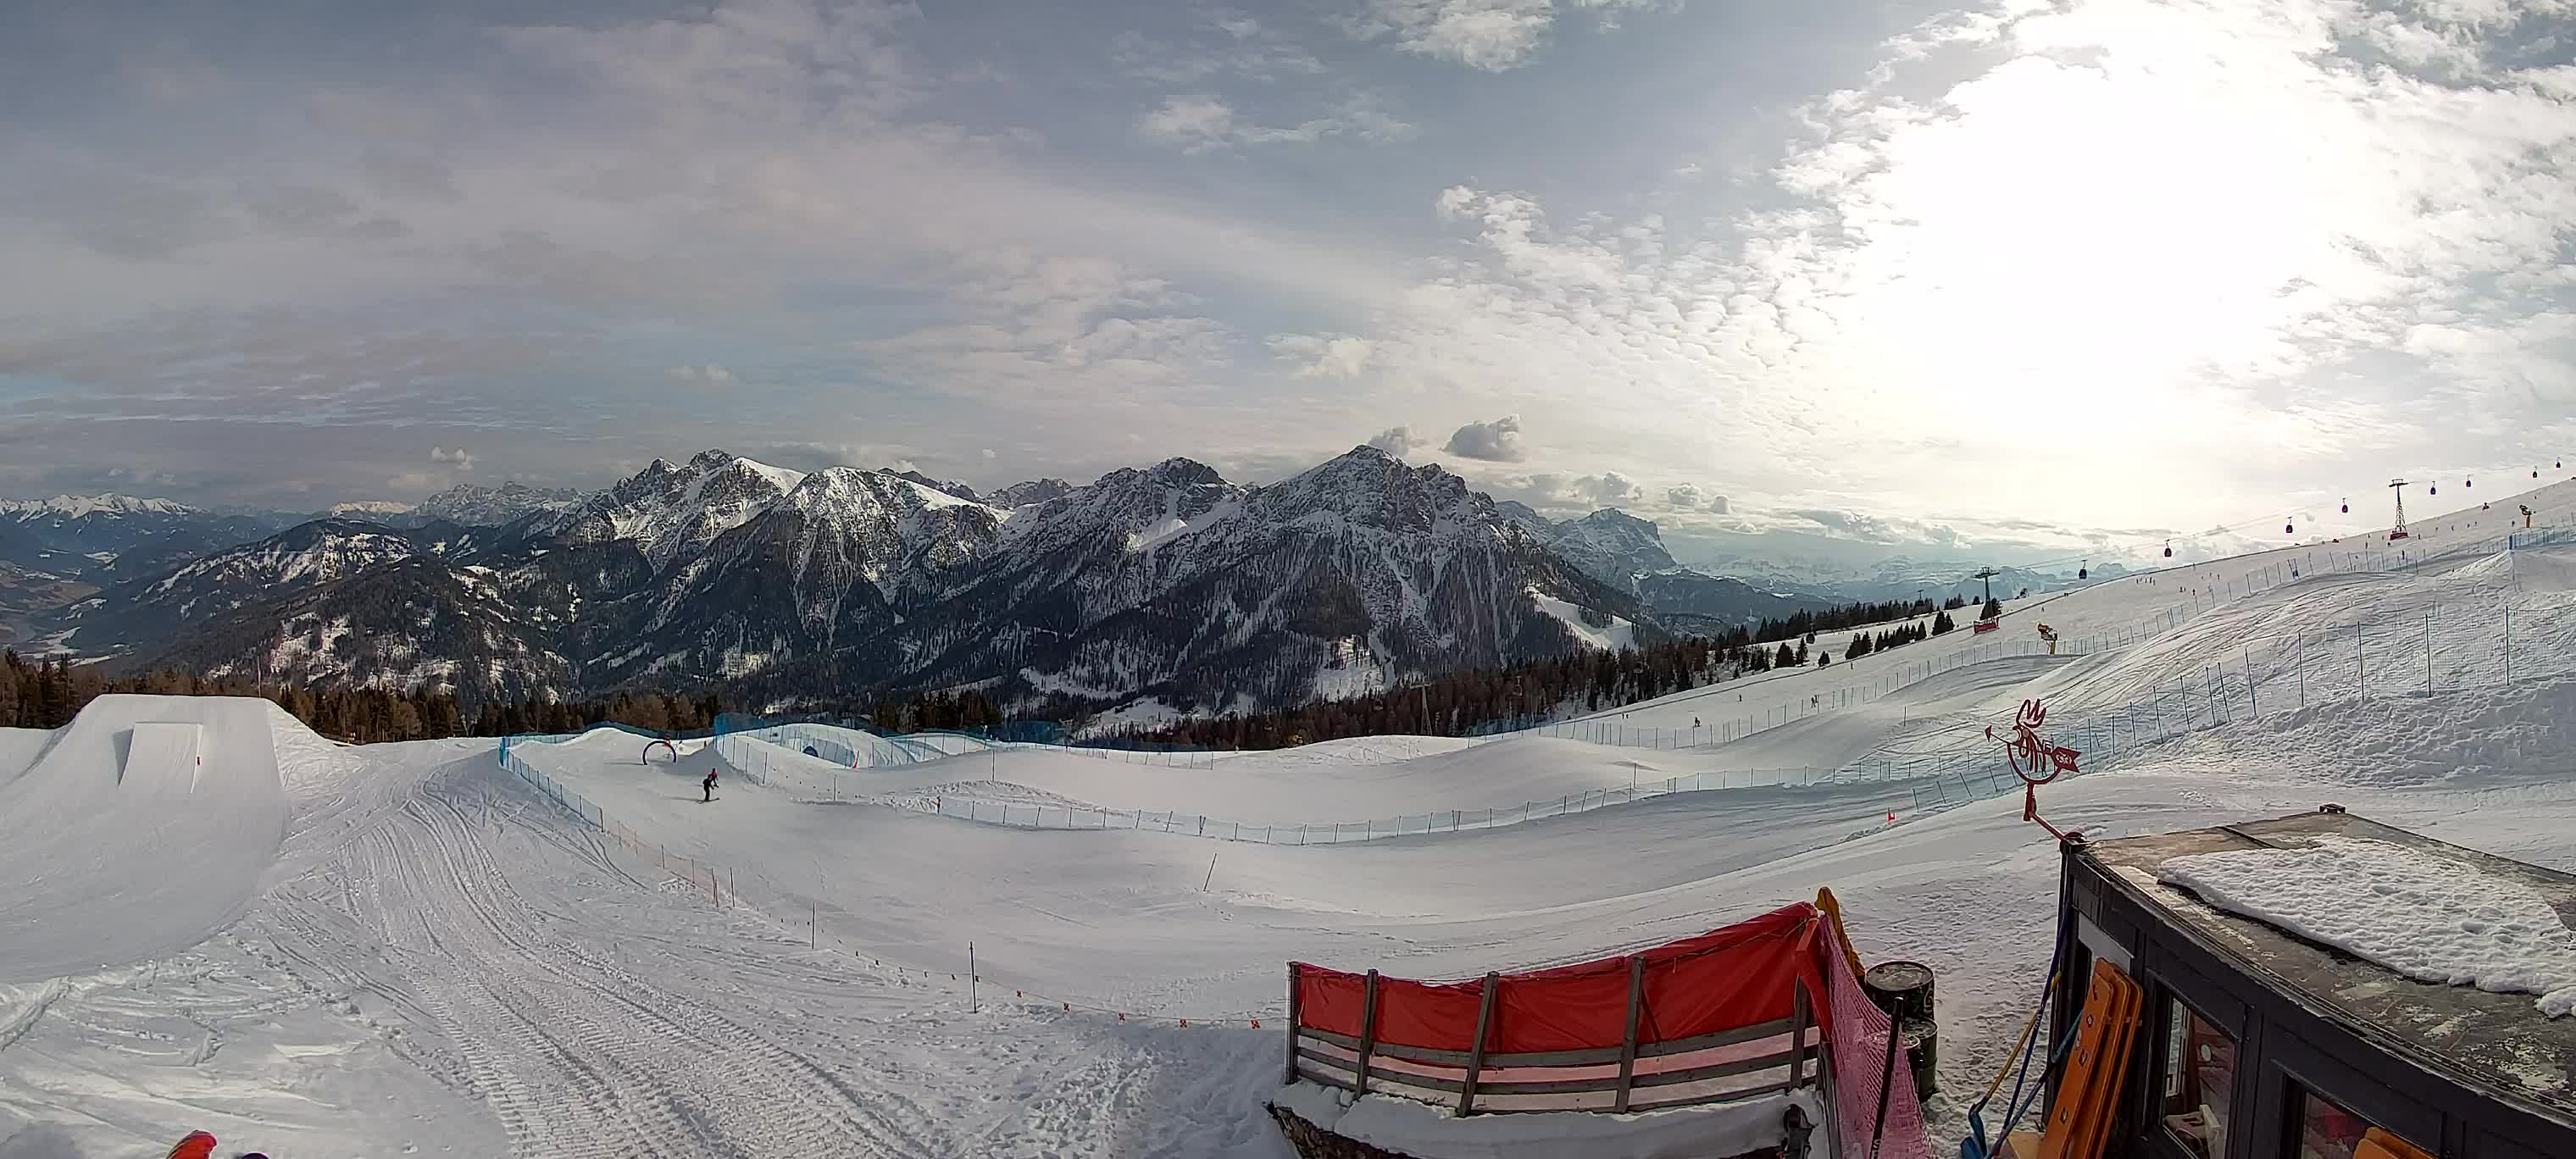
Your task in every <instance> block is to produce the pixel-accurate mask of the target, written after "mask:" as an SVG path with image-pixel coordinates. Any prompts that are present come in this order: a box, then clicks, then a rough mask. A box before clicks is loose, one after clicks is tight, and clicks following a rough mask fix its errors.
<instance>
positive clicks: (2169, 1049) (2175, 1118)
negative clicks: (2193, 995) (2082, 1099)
mask: <svg viewBox="0 0 2576 1159" xmlns="http://www.w3.org/2000/svg"><path fill="white" fill-rule="evenodd" d="M2164 1063H2165V1066H2164V1078H2163V1085H2162V1086H2161V1087H2160V1088H2159V1092H2158V1093H2159V1096H2160V1097H2161V1099H2162V1100H2163V1103H2162V1106H2161V1108H2160V1110H2161V1113H2162V1114H2163V1115H2164V1120H2165V1130H2166V1131H2168V1132H2170V1133H2171V1134H2172V1135H2173V1137H2174V1139H2175V1141H2177V1142H2179V1143H2181V1144H2182V1146H2183V1149H2184V1150H2185V1151H2186V1152H2188V1153H2190V1154H2191V1155H2193V1156H2195V1157H2196V1159H2219V1157H2220V1156H2222V1155H2225V1154H2226V1153H2227V1101H2228V1096H2229V1095H2230V1094H2232V1093H2234V1092H2235V1090H2236V1040H2235V1039H2232V1038H2229V1037H2228V1036H2227V1033H2226V1032H2225V1031H2222V1030H2220V1029H2218V1028H2217V1027H2215V1026H2212V1025H2210V1024H2209V1023H2208V1022H2207V1021H2206V1020H2204V1019H2202V1018H2201V1016H2200V1015H2199V1014H2197V1013H2194V1012H2193V1011H2192V1009H2191V1007H2189V1006H2185V1005H2183V1004H2182V1003H2181V1002H2180V1001H2179V1000H2177V999H2174V998H2170V997H2168V998H2166V999H2165V1058H2164ZM2345 1159H2353V1157H2352V1156H2351V1155H2350V1154H2349V1153H2347V1154H2346V1156H2345Z"/></svg>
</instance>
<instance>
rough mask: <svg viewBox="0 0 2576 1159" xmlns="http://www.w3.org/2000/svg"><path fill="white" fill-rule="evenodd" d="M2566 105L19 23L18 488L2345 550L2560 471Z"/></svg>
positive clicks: (2408, 60) (1631, 63) (1410, 47)
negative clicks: (1222, 481) (736, 488)
mask: <svg viewBox="0 0 2576 1159" xmlns="http://www.w3.org/2000/svg"><path fill="white" fill-rule="evenodd" d="M2571 61H2576V0H2530V2H2527V3H2520V4H2515V3H2508V2H2507V0H2409V2H2402V3H2395V4H2388V5H2366V4H2363V3H2359V2H2357V0H2269V2H2257V0H2162V2H2156V0H2058V2H2056V3H2054V4H2052V3H2047V2H2044V0H1998V2H1994V3H1986V4H1965V5H1963V4H1956V3H1931V2H1919V0H1873V2H1870V3H1856V4H1824V5H1811V4H1783V3H1776V2H1773V0H1272V2H1269V3H1243V4H1239V5H1234V6H1227V5H1220V4H1212V3H1196V2H1191V0H1093V2H1089V3H1084V4H1063V3H1057V2H1038V0H1028V2H1021V3H1010V2H1002V0H941V2H938V3H929V4H918V5H915V4H900V3H889V2H882V0H852V2H819V0H717V2H715V3H707V2H704V0H701V2H699V3H693V4H685V5H683V4H670V3H655V2H649V0H574V2H571V3H551V4H546V5H525V4H516V3H503V2H500V0H442V2H440V3H436V4H429V3H387V4H368V5H345V4H328V3H321V2H319V0H223V2H220V3H181V2H178V0H168V2H165V3H135V2H129V0H95V2H86V3H72V2H68V0H26V2H20V3H14V4H8V5H0V107H5V108H8V109H10V110H11V112H10V114H9V115H8V116H7V117H6V118H0V269H6V270H8V271H10V273H9V274H8V276H6V277H5V278H0V494H8V495H43V494H52V493H55V492H76V493H86V492H91V491H99V490H115V491H122V492H127V493H139V494H157V495H167V496H170V497H174V498H179V499H182V500H187V501H194V502H204V503H245V504H258V505H267V506H276V507H285V508H293V509H306V508H310V507H316V506H320V505H323V504H326V503H329V502H339V501H349V500H393V501H415V500H418V499H420V498H422V497H424V496H426V495H428V494H430V493H432V492H434V491H437V490H441V489H444V488H446V487H449V486H453V485H455V484H458V483H484V484H491V483H497V482H500V481H502V480H506V479H518V480H523V481H527V482H531V483H537V484H542V485H548V486H598V485H602V484H605V483H607V482H610V481H612V480H614V479H615V478H617V477H619V476H621V475H623V474H626V473H630V472H632V471H634V470H636V469H638V468H640V467H641V466H643V465H644V464H645V463H647V462H649V461H650V460H652V459H653V458H655V457H657V456H660V457H667V458H672V459H675V460H676V459H681V458H685V457H687V456H688V455H690V454H693V453H695V452H696V451H698V450H701V449H704V448H707V447H723V448H725V449H727V450H731V451H733V452H736V453H739V454H743V455H748V456H751V457H753V458H757V459H762V460H764V461H768V462H774V463H778V464H780V465H783V466H790V467H797V468H804V469H813V468H818V467H822V466H827V465H832V464H840V463H846V464H852V465H858V466H868V467H876V466H893V467H911V468H916V469H919V470H922V471H925V472H927V473H930V474H932V475H935V476H938V477H942V478H951V479H958V480H962V481H965V482H968V483H971V484H974V485H976V486H979V487H988V488H989V487H994V486H999V485H1002V484H1006V483H1010V482H1014V481H1017V480H1021V479H1026V478H1033V477H1039V476H1061V477H1065V478H1069V479H1072V480H1074V481H1076V482H1081V481H1087V480H1088V479H1090V478H1092V477H1095V476H1097V475H1098V474H1100V473H1102V472H1104V471H1107V470H1111V469H1115V468H1118V467H1122V466H1137V465H1144V464H1148V463H1152V462H1155V461H1158V460H1160V459H1163V458H1166V457H1170V456H1176V455H1178V456H1187V457H1190V458H1195V459H1198V460H1200V461H1203V462H1206V463H1209V464H1211V465H1213V466H1215V467H1217V468H1218V469H1219V470H1220V471H1223V472H1224V473H1225V474H1226V475H1227V476H1228V477H1229V478H1232V479H1235V480H1237V481H1241V482H1251V483H1259V482H1266V481H1270V480H1274V479H1278V478H1282V477H1285V476H1287V475H1289V474H1293V473H1295V472H1296V471H1299V470H1302V469H1304V468H1306V467H1309V466H1312V465H1313V464H1315V463H1317V462H1320V461H1321V460H1323V459H1325V458H1327V457H1330V456H1332V455H1335V454H1339V453H1341V452H1343V451H1346V450H1348V449H1350V448H1351V447H1353V446H1355V445H1359V444H1362V443H1373V444H1375V445H1378V446H1380V447H1383V448H1385V449H1387V450H1389V451H1392V452H1395V453H1397V454H1399V455H1402V456H1404V457H1406V458H1407V459H1408V460H1410V461H1412V462H1416V463H1437V464H1439V465H1441V466H1443V467H1445V468H1447V469H1449V470H1452V471H1455V472H1457V473H1458V474H1460V475H1462V476H1465V477H1466V478H1467V479H1468V480H1469V481H1470V482H1471V483H1472V484H1473V485H1474V486H1476V487H1478V488H1480V489H1483V490H1486V491H1489V492H1491V493H1492V494H1493V495H1494V496H1495V497H1496V498H1498V499H1512V500H1518V501H1521V502H1525V503H1529V504H1531V505H1532V506H1534V507H1537V508H1539V509H1540V510H1542V511H1545V512H1548V513H1550V514H1552V515H1558V516H1570V515H1579V514H1581V513H1583V512H1586V511H1589V510H1591V509H1593V508H1595V507H1600V506H1617V507H1620V508H1623V509H1625V510H1628V511H1630V512H1632V513H1635V514H1638V515H1640V516H1644V517H1647V518H1651V519H1654V520H1656V521H1657V522H1658V523H1659V524H1660V525H1661V526H1662V527H1663V528H1664V530H1665V533H1666V535H1667V538H1668V539H1670V540H1672V541H1673V542H1675V543H1676V544H1677V545H1683V546H1684V547H1685V550H1683V551H1682V554H1685V555H1686V556H1687V555H1689V554H1691V553H1692V552H1697V553H1699V554H1702V555H1707V554H1712V553H1721V552H1722V551H1723V550H1725V549H1727V547H1728V545H1735V546H1738V547H1740V546H1742V545H1745V544H1759V543H1785V542H1806V541H1810V540H1817V541H1834V542H1849V543H1854V544H1857V545H1860V546H1861V547H1863V548H1866V549H1868V550H1877V549H1880V548H1884V549H1886V551H1888V552H1890V553H1905V552H1918V553H1940V552H1950V553H1964V554H1970V555H1974V554H1978V553H1996V552H2007V553H2018V554H2020V555H2022V556H2025V557H2027V556H2030V555H2033V554H2048V553H2057V554H2073V553H2076V552H2085V553H2088V554H2098V555H2100V556H2103V557H2111V558H2126V557H2140V556H2145V555H2151V554H2153V551H2154V549H2155V548H2156V547H2158V546H2160V544H2161V541H2162V540H2163V539H2165V538H2167V537H2180V539H2181V541H2182V542H2183V543H2185V544H2197V545H2201V546H2204V547H2205V546H2208V545H2210V544H2217V543H2228V544H2234V543H2239V542H2241V543H2244V544H2247V545H2251V544H2258V543H2266V542H2269V543H2279V542H2283V541H2285V539H2288V538H2305V537H2307V536H2309V535H2313V534H2326V533H2339V532H2342V531H2349V530H2358V529H2359V528H2361V527H2362V526H2364V525H2365V524H2366V523H2368V522H2370V521H2374V520H2378V519H2380V518H2382V517H2383V515H2384V511H2385V506H2386V501H2387V494H2386V488H2385V484H2386V482H2387V481H2388V479H2389V478H2391V477H2392V476H2400V475H2403V476H2407V477H2411V478H2420V479H2425V480H2442V481H2448V480H2453V479H2458V480H2463V481H2465V480H2468V479H2471V478H2478V477H2480V476H2483V477H2484V478H2485V479H2487V480H2490V481H2489V482H2488V483H2487V484H2486V486H2487V487H2488V488H2490V489H2491V490H2490V493H2495V494H2502V493H2505V491H2506V487H2507V485H2508V484H2510V483H2511V482H2513V481H2515V480H2516V479H2519V480H2520V481H2521V482H2523V483H2526V484H2528V483H2529V482H2530V478H2529V474H2528V473H2529V472H2530V471H2532V470H2535V469H2537V470H2539V471H2540V472H2541V473H2542V476H2543V478H2551V477H2556V478H2564V477H2566V473H2565V471H2564V470H2561V469H2559V468H2556V467H2554V466H2553V464H2555V463H2557V462H2559V461H2561V459H2562V458H2563V456H2565V455H2566V454H2568V453H2570V452H2576V63H2571ZM2447 491H2448V489H2447V488H2446V492H2447ZM2464 493H2465V492H2450V493H2447V494H2445V495H2444V496H2443V498H2444V499H2448V498H2449V497H2450V494H2464ZM2346 501H2351V502H2353V504H2354V506H2355V508H2356V513H2355V514H2354V515H2353V516H2349V517H2347V516H2344V515H2343V514H2342V513H2341V512H2340V511H2339V510H2337V508H2338V507H2339V506H2340V505H2341V504H2342V503H2344V502H2346ZM2444 506H2447V505H2444ZM2275 523H2284V524H2291V525H2295V526H2296V527H2297V530H2296V532H2295V533H2292V534H2290V535H2288V536H2283V535H2277V534H2275V532H2278V531H2279V530H2280V529H2279V528H2277V527H2274V526H2272V525H2273V524H2275ZM2222 528H2225V529H2229V530H2225V531H2223V532H2222V531H2221V530H2220V529H2222Z"/></svg>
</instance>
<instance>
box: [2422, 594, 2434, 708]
mask: <svg viewBox="0 0 2576 1159" xmlns="http://www.w3.org/2000/svg"><path fill="white" fill-rule="evenodd" d="M2424 695H2426V696H2431V695H2433V613H2431V612H2426V613H2424Z"/></svg>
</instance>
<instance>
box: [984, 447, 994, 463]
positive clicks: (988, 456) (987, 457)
mask: <svg viewBox="0 0 2576 1159" xmlns="http://www.w3.org/2000/svg"><path fill="white" fill-rule="evenodd" d="M983 455H984V461H985V462H987V463H989V462H992V461H993V458H994V455H993V448H991V447H986V448H984V451H983Z"/></svg>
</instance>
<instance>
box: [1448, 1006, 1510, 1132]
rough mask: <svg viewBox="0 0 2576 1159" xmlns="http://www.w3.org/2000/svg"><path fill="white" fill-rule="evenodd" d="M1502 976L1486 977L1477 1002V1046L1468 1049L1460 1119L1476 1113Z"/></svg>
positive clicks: (1460, 1088)
mask: <svg viewBox="0 0 2576 1159" xmlns="http://www.w3.org/2000/svg"><path fill="white" fill-rule="evenodd" d="M1501 982H1502V977H1501V975H1498V974H1487V975H1485V996H1484V997H1483V998H1481V999H1479V1000H1477V1002H1476V1044H1475V1045H1474V1046H1471V1047H1469V1048H1467V1081H1466V1082H1464V1083H1461V1084H1459V1087H1458V1117H1459V1118H1462V1119H1463V1118H1466V1117H1467V1116H1469V1115H1472V1114H1475V1113H1476V1077H1477V1076H1478V1075H1480V1074H1482V1073H1484V1070H1485V1041H1486V1040H1487V1039H1488V1038H1489V1037H1491V1036H1492V1034H1493V1030H1494V991H1495V990H1496V989H1497V988H1498V987H1499V985H1500V984H1501Z"/></svg>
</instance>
